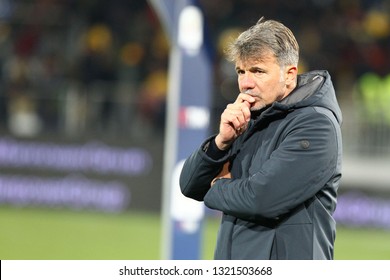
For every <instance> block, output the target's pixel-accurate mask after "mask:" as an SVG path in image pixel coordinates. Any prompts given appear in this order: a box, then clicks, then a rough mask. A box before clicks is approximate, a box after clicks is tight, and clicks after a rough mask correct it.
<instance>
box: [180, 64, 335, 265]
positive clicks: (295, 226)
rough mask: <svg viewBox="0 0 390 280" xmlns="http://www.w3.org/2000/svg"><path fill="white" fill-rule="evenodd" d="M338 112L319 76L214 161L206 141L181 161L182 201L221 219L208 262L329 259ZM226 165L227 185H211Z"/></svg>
mask: <svg viewBox="0 0 390 280" xmlns="http://www.w3.org/2000/svg"><path fill="white" fill-rule="evenodd" d="M340 124H341V111H340V108H339V105H338V103H337V99H336V96H335V91H334V88H333V84H332V81H331V78H330V76H329V73H328V72H327V71H312V72H308V73H305V74H302V75H299V76H298V84H297V87H296V89H295V90H294V91H293V92H292V93H290V95H289V96H287V97H286V98H285V99H283V100H282V101H280V102H275V103H273V104H272V105H271V106H269V107H268V108H265V109H264V110H263V111H262V112H261V113H260V114H257V115H256V116H252V119H251V121H250V123H249V127H248V129H247V130H246V132H245V133H244V134H242V135H241V136H240V137H239V138H237V139H236V141H235V142H234V143H233V145H232V146H231V148H230V149H229V150H228V151H227V152H226V154H224V155H222V156H221V157H220V158H217V159H216V158H212V157H211V156H209V155H208V153H207V149H208V147H209V145H210V141H214V140H213V139H214V137H215V136H212V137H210V138H209V139H207V140H206V141H205V142H204V143H203V144H202V145H201V147H200V148H199V150H197V151H195V152H194V153H193V154H192V155H190V156H189V158H188V159H187V160H186V161H185V164H184V166H183V169H182V172H181V176H180V188H181V191H182V193H183V194H184V195H185V196H187V197H190V198H193V199H195V200H199V201H204V203H205V205H206V206H207V207H209V208H211V209H216V210H219V211H221V212H222V213H223V216H222V221H221V225H220V229H219V232H218V239H217V245H216V249H215V256H214V257H215V259H333V253H334V241H335V238H336V223H335V221H334V219H333V217H332V214H333V212H334V211H335V208H336V202H337V190H338V186H339V182H340V178H341V160H342V141H341V131H340ZM227 161H230V171H231V174H232V179H220V180H217V182H216V183H215V185H214V186H213V187H211V188H210V182H211V180H212V179H213V178H214V177H215V176H216V175H217V174H218V173H219V172H220V171H221V169H222V166H223V165H224V164H225V163H226V162H227Z"/></svg>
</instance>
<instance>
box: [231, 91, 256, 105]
mask: <svg viewBox="0 0 390 280" xmlns="http://www.w3.org/2000/svg"><path fill="white" fill-rule="evenodd" d="M245 102H247V104H248V106H249V107H250V104H252V103H253V102H255V98H254V97H253V96H251V95H249V94H247V93H240V94H239V95H238V96H237V99H236V102H235V103H245Z"/></svg>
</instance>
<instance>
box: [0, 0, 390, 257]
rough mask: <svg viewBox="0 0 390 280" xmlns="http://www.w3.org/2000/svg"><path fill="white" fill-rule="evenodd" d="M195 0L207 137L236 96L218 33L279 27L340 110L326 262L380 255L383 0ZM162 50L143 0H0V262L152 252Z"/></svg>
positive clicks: (385, 110) (387, 50) (387, 91)
mask: <svg viewBox="0 0 390 280" xmlns="http://www.w3.org/2000/svg"><path fill="white" fill-rule="evenodd" d="M199 4H200V5H201V7H202V9H203V10H204V13H205V20H206V25H207V36H209V38H210V40H211V46H210V49H211V50H212V52H211V53H212V59H213V65H214V73H215V76H214V77H213V78H214V87H213V96H212V97H213V107H212V118H211V120H212V121H211V129H210V130H211V131H210V133H211V132H213V131H215V130H216V127H217V124H218V123H217V121H218V117H219V114H220V113H221V110H222V109H223V108H224V106H225V105H226V104H227V102H229V101H231V100H232V98H234V96H235V94H236V93H237V90H236V81H235V73H234V69H233V67H232V65H231V64H229V63H227V62H226V61H225V60H224V59H223V53H222V49H223V46H224V45H225V44H226V40H228V38H229V37H230V36H234V34H237V32H239V31H240V30H242V28H246V27H248V26H249V25H251V24H253V23H255V22H256V21H257V19H258V18H259V17H260V16H265V17H266V18H273V19H277V20H280V21H282V22H284V23H285V24H286V25H287V26H289V27H290V28H291V29H292V30H293V32H294V33H295V34H296V36H297V39H298V41H299V42H300V47H301V65H300V71H301V72H304V71H306V70H311V69H319V68H321V69H327V70H328V71H329V72H330V74H331V75H332V78H333V81H334V84H335V87H336V92H337V95H338V98H339V101H340V104H341V106H342V111H343V114H344V123H343V134H344V158H345V163H344V178H343V181H342V185H341V188H340V199H339V206H338V209H337V211H336V215H335V217H336V220H337V221H338V224H339V231H338V238H337V243H336V258H339V259H345V258H347V259H390V242H389V239H388V236H389V234H390V233H389V229H390V177H389V175H390V173H389V171H388V170H390V160H389V159H390V113H389V112H390V110H389V106H390V1H387V0H374V1H371V0H356V1H355V0H347V1H337V0H297V1H272V2H270V1H265V0H252V1H250V0H240V1H238V0H213V1H206V0H199ZM169 47H170V43H169V41H168V40H167V38H166V36H165V33H164V30H163V29H162V27H161V24H160V22H159V20H158V17H157V16H156V14H155V13H154V11H153V9H151V7H150V6H149V4H148V2H147V1H144V0H139V1H138V0H137V1H136V0H130V1H124V0H123V1H121V0H112V1H109V2H105V1H92V0H91V1H87V0H86V1H76V0H37V1H21V0H14V1H12V0H1V1H0V79H1V84H0V132H1V134H0V167H1V172H0V224H1V225H2V226H1V227H2V229H1V231H0V259H156V258H159V257H160V253H159V249H160V242H161V240H160V232H161V228H162V227H163V226H164V225H162V224H161V221H160V216H159V215H160V211H161V194H162V168H163V167H162V162H163V150H164V127H165V113H166V112H165V100H166V94H167V71H168V59H169ZM213 120H214V121H213ZM217 223H218V221H217V219H215V217H212V216H210V217H209V218H208V220H207V223H206V227H205V237H204V244H203V246H204V251H205V253H204V258H211V256H212V249H213V242H215V236H216V230H217Z"/></svg>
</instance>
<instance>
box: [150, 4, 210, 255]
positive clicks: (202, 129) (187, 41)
mask: <svg viewBox="0 0 390 280" xmlns="http://www.w3.org/2000/svg"><path fill="white" fill-rule="evenodd" d="M149 2H150V3H151V4H152V5H153V8H154V9H155V11H156V12H157V14H158V15H159V17H160V19H161V21H162V24H163V25H164V27H165V29H166V33H167V34H168V36H169V39H170V41H171V46H172V47H171V53H170V63H169V88H168V97H167V98H168V100H167V122H166V123H167V127H166V138H165V151H164V170H163V176H164V179H163V180H164V182H163V186H164V191H163V203H162V205H163V211H162V212H163V214H162V219H163V234H162V244H163V248H162V258H163V259H200V258H201V254H202V252H201V247H202V229H203V216H204V205H203V203H202V202H197V201H194V200H191V199H188V198H186V197H184V196H183V195H182V194H181V192H180V187H179V176H180V172H181V169H182V166H183V163H184V160H185V159H186V158H187V157H188V156H189V155H190V154H191V152H193V151H194V150H195V149H197V148H198V147H199V146H200V144H201V143H202V141H204V139H205V138H206V137H207V136H208V134H209V126H210V125H209V123H210V99H211V98H210V97H211V85H212V73H211V71H212V67H211V61H210V54H209V50H208V49H207V46H208V44H207V42H206V38H205V35H204V28H205V25H204V17H203V13H202V10H201V9H200V7H199V6H198V5H197V3H196V1H193V0H154V1H153V0H150V1H149Z"/></svg>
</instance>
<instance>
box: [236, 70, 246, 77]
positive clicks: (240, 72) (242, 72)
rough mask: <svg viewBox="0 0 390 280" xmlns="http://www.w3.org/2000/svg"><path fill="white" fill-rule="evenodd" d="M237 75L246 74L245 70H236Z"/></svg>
mask: <svg viewBox="0 0 390 280" xmlns="http://www.w3.org/2000/svg"><path fill="white" fill-rule="evenodd" d="M236 73H237V75H239V76H240V75H243V74H245V71H244V70H242V69H236Z"/></svg>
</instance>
